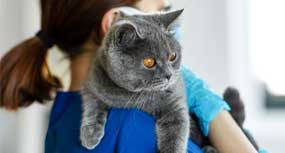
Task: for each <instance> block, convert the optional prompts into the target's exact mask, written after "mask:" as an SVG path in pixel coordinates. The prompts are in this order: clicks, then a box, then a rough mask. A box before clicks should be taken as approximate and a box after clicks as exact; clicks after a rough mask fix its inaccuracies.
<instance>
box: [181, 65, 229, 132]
mask: <svg viewBox="0 0 285 153" xmlns="http://www.w3.org/2000/svg"><path fill="white" fill-rule="evenodd" d="M181 73H182V76H183V79H184V84H185V88H186V94H187V96H186V97H187V103H188V107H189V110H190V112H192V113H194V114H195V115H196V116H197V117H198V119H199V125H200V128H201V130H202V132H203V134H204V135H205V136H208V134H209V125H210V123H211V121H212V120H213V119H214V118H215V116H216V115H217V114H218V113H219V112H220V111H221V110H227V111H229V110H230V107H229V105H228V104H227V103H226V102H225V101H224V100H223V99H222V98H221V97H220V96H218V95H216V94H215V93H214V92H213V91H211V90H210V89H209V87H208V86H207V85H206V84H205V82H204V81H203V80H201V79H200V78H199V77H197V76H196V75H195V74H193V73H192V72H191V71H190V70H189V69H188V68H186V67H185V66H182V67H181Z"/></svg>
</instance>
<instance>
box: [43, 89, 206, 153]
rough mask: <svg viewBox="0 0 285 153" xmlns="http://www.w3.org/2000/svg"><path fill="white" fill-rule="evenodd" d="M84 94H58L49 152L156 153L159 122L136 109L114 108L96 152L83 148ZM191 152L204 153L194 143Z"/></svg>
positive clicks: (49, 140) (48, 144)
mask: <svg viewBox="0 0 285 153" xmlns="http://www.w3.org/2000/svg"><path fill="white" fill-rule="evenodd" d="M81 111H82V110H81V95H80V94H79V93H78V92H58V93H57V96H56V98H55V103H54V106H53V108H52V112H51V116H50V124H49V127H48V133H47V136H46V144H45V153H156V150H157V148H156V138H155V121H154V119H153V117H152V116H150V115H148V114H146V113H144V112H142V111H140V110H136V109H130V110H126V109H110V111H109V114H108V120H107V125H106V128H105V135H104V137H103V139H102V141H101V142H100V144H99V145H98V146H97V147H96V148H95V149H93V150H87V149H85V148H84V147H82V146H81V145H80V140H79V132H80V120H81ZM188 153H202V150H201V149H200V148H199V147H198V146H197V145H195V144H194V143H193V142H192V141H191V140H189V142H188Z"/></svg>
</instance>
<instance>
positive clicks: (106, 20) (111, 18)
mask: <svg viewBox="0 0 285 153" xmlns="http://www.w3.org/2000/svg"><path fill="white" fill-rule="evenodd" d="M120 16H121V13H120V11H119V9H117V8H113V9H111V10H109V11H108V12H107V13H105V15H104V16H103V18H102V22H101V29H102V32H103V34H105V33H106V32H107V31H108V30H109V28H110V27H111V26H112V25H113V23H114V22H116V21H117V20H118V19H119V18H120Z"/></svg>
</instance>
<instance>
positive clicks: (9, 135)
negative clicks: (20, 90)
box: [0, 0, 285, 153]
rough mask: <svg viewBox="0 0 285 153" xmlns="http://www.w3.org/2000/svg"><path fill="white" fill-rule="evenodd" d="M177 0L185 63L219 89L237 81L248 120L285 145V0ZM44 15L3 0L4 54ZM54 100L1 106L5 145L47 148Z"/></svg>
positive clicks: (55, 59) (34, 150) (21, 151)
mask: <svg viewBox="0 0 285 153" xmlns="http://www.w3.org/2000/svg"><path fill="white" fill-rule="evenodd" d="M173 4H174V6H175V7H178V8H185V12H184V17H183V22H182V30H183V37H182V39H183V41H182V45H183V48H184V59H183V60H184V64H185V65H187V66H188V67H189V68H191V69H192V70H193V71H194V72H195V73H196V74H197V75H199V76H201V77H202V78H203V79H204V80H205V81H206V82H207V83H208V84H209V85H210V86H211V88H212V89H213V90H215V91H216V92H217V93H219V94H222V93H223V91H224V89H225V88H226V87H227V86H234V87H237V88H238V89H239V90H240V92H241V96H242V97H243V99H244V101H245V103H246V112H247V118H246V124H245V127H246V128H248V129H250V130H251V132H252V133H253V135H254V136H255V138H256V139H257V141H258V142H259V145H260V146H261V147H262V148H265V149H267V150H269V151H270V152H272V153H283V152H284V151H283V149H281V147H282V146H284V145H285V141H284V139H285V132H284V129H285V81H284V78H285V71H284V66H285V28H284V27H285V20H284V19H285V17H284V15H285V9H284V6H285V1H281V0H270V1H269V0H215V1H213V0H175V1H174V0H173ZM39 16H40V15H39V8H38V0H25V1H23V0H0V57H1V55H3V54H4V53H5V51H7V50H8V49H10V48H11V47H12V46H14V45H15V44H17V43H18V42H20V41H22V40H24V39H25V38H29V37H31V36H33V35H34V34H35V33H36V32H37V31H38V30H39ZM53 50H54V51H50V56H49V60H50V66H51V67H53V71H54V73H56V74H58V75H60V76H62V77H65V78H66V79H65V81H66V82H68V80H69V73H68V71H67V68H68V61H64V60H62V58H61V57H62V55H60V53H59V52H58V51H57V50H56V49H55V48H53ZM31 56H33V55H31ZM54 65H57V66H56V68H55V66H54ZM58 65H60V66H58ZM51 105H52V103H49V104H47V105H38V104H34V105H32V106H30V107H29V108H25V109H21V110H19V111H18V112H7V111H5V110H1V109H0V153H42V152H43V145H44V137H45V132H46V129H47V125H48V117H49V111H50V107H51Z"/></svg>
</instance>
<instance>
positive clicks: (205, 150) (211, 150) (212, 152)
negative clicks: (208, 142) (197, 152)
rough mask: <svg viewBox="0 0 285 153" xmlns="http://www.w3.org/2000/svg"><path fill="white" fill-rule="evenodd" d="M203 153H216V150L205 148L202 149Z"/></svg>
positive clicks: (210, 147)
mask: <svg viewBox="0 0 285 153" xmlns="http://www.w3.org/2000/svg"><path fill="white" fill-rule="evenodd" d="M203 150H204V152H205V153H218V151H217V149H215V148H214V147H212V146H205V147H203Z"/></svg>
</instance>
